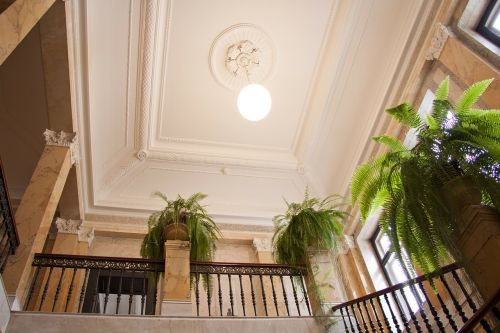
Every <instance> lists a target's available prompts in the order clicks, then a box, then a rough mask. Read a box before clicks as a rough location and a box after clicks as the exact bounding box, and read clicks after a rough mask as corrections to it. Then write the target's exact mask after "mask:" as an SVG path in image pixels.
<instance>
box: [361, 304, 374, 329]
mask: <svg viewBox="0 0 500 333" xmlns="http://www.w3.org/2000/svg"><path fill="white" fill-rule="evenodd" d="M363 306H364V307H365V310H366V315H367V316H368V323H369V324H370V328H371V330H372V332H375V326H374V325H373V321H372V316H370V309H369V308H368V306H366V300H364V301H363Z"/></svg>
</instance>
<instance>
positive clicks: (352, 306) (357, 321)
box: [351, 304, 361, 332]
mask: <svg viewBox="0 0 500 333" xmlns="http://www.w3.org/2000/svg"><path fill="white" fill-rule="evenodd" d="M351 311H352V315H353V316H354V321H355V322H356V327H357V328H358V332H361V326H360V325H359V320H358V316H356V310H355V309H354V305H353V304H351Z"/></svg>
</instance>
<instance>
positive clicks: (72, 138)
mask: <svg viewBox="0 0 500 333" xmlns="http://www.w3.org/2000/svg"><path fill="white" fill-rule="evenodd" d="M43 135H44V137H45V144H46V145H47V146H59V147H68V148H69V149H70V151H71V163H72V164H75V163H78V161H79V160H80V158H79V156H80V154H79V150H80V148H79V144H78V137H77V135H76V133H67V132H64V131H60V132H56V131H52V130H49V129H46V130H45V131H44V132H43Z"/></svg>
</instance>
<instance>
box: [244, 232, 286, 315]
mask: <svg viewBox="0 0 500 333" xmlns="http://www.w3.org/2000/svg"><path fill="white" fill-rule="evenodd" d="M252 243H253V247H254V249H255V256H256V257H257V262H258V263H259V264H274V263H275V261H274V257H273V252H272V241H271V238H254V239H253V241H252ZM251 279H252V283H253V285H254V291H255V295H257V300H259V299H261V301H260V302H259V301H257V305H256V310H257V315H260V316H265V315H266V310H265V309H264V302H263V301H262V300H263V295H265V296H266V308H267V313H268V315H269V316H277V313H276V307H275V306H274V300H273V291H272V285H271V280H270V278H269V277H266V276H263V277H262V282H261V279H260V277H259V276H252V277H251ZM275 280H276V281H274V280H273V283H275V286H279V284H278V283H280V282H278V280H277V279H275ZM277 290H280V288H277ZM263 291H264V292H263ZM278 312H279V313H281V314H284V313H286V307H285V304H284V303H283V302H279V304H278Z"/></svg>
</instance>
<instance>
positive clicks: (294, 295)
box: [290, 275, 301, 316]
mask: <svg viewBox="0 0 500 333" xmlns="http://www.w3.org/2000/svg"><path fill="white" fill-rule="evenodd" d="M290 282H291V283H292V290H293V298H294V299H295V305H297V312H298V313H299V316H300V315H301V314H300V305H299V299H298V298H297V290H295V284H294V283H293V276H291V275H290Z"/></svg>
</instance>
